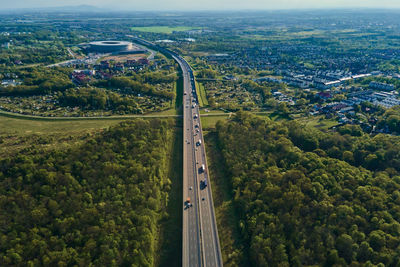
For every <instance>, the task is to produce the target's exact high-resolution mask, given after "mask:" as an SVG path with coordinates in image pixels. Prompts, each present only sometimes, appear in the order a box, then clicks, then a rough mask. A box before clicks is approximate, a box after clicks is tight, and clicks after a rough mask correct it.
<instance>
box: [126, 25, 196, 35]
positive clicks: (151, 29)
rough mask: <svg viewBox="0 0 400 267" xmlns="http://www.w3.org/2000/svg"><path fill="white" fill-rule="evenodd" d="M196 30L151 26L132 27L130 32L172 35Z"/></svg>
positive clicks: (180, 27) (182, 27)
mask: <svg viewBox="0 0 400 267" xmlns="http://www.w3.org/2000/svg"><path fill="white" fill-rule="evenodd" d="M196 29H197V28H193V27H185V26H152V27H132V28H131V30H133V31H138V32H152V33H168V34H170V33H173V32H183V31H190V30H196Z"/></svg>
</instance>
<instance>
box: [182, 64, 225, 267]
mask: <svg viewBox="0 0 400 267" xmlns="http://www.w3.org/2000/svg"><path fill="white" fill-rule="evenodd" d="M175 59H176V60H177V61H178V62H179V64H180V65H181V68H182V72H183V76H184V92H185V93H184V97H183V105H184V106H183V108H184V115H183V119H184V125H183V127H184V128H183V130H184V135H183V139H184V140H183V141H184V170H183V177H184V181H183V197H184V200H186V199H187V198H188V197H189V198H190V200H191V203H192V206H191V207H188V208H187V205H185V204H184V213H183V251H182V253H183V254H182V264H183V266H207V267H208V266H222V257H221V250H220V245H219V239H218V231H217V224H216V220H215V212H214V204H213V199H212V191H211V185H210V177H209V176H208V167H207V159H206V152H205V148H204V138H203V132H202V128H201V122H200V112H199V107H198V105H197V103H198V101H197V95H196V89H195V83H194V80H193V78H194V77H193V73H192V70H191V69H190V67H189V65H188V64H187V63H186V61H184V60H183V59H182V58H180V57H176V58H175ZM202 166H204V168H202ZM206 180H207V182H205V181H206Z"/></svg>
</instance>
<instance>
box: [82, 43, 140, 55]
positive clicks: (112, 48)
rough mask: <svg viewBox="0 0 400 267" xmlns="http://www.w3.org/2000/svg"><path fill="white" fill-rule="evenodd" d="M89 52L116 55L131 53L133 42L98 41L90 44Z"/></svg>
mask: <svg viewBox="0 0 400 267" xmlns="http://www.w3.org/2000/svg"><path fill="white" fill-rule="evenodd" d="M136 48H137V47H136ZM89 50H90V51H91V52H97V53H114V52H125V51H131V50H133V46H132V43H131V42H125V41H98V42H91V43H89Z"/></svg>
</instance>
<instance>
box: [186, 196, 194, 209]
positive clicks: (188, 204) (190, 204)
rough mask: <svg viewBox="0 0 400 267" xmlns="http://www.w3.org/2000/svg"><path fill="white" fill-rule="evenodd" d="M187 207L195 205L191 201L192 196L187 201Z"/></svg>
mask: <svg viewBox="0 0 400 267" xmlns="http://www.w3.org/2000/svg"><path fill="white" fill-rule="evenodd" d="M185 205H186V208H190V207H191V206H193V204H192V202H191V201H190V197H188V198H187V199H186V201H185Z"/></svg>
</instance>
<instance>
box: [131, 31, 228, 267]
mask: <svg viewBox="0 0 400 267" xmlns="http://www.w3.org/2000/svg"><path fill="white" fill-rule="evenodd" d="M135 40H136V42H139V43H140V44H143V45H145V46H149V47H152V48H153V49H154V50H159V51H160V52H162V53H166V54H169V55H171V56H172V57H173V58H174V59H175V60H176V61H177V62H178V64H179V65H180V67H181V69H182V74H183V90H184V95H183V202H184V203H182V209H183V224H182V266H184V267H186V266H190V267H192V266H207V267H208V266H222V265H223V263H222V256H221V249H220V244H219V238H218V231H217V223H216V220H215V212H214V204H213V199H212V191H211V183H210V177H209V176H208V173H209V172H208V167H207V158H206V151H205V148H204V138H203V131H202V128H201V122H200V112H199V107H198V98H197V95H196V88H195V83H194V76H193V72H192V69H191V68H190V66H189V64H188V63H187V62H186V61H185V59H184V58H182V57H181V56H179V55H178V54H176V53H174V52H172V51H170V50H167V49H165V48H161V47H158V46H157V45H155V44H153V43H151V42H148V41H146V40H143V39H140V38H135ZM199 141H201V143H199ZM202 165H203V166H204V168H202ZM205 180H207V185H205V183H204V181H205ZM188 199H190V201H187V200H188Z"/></svg>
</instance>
